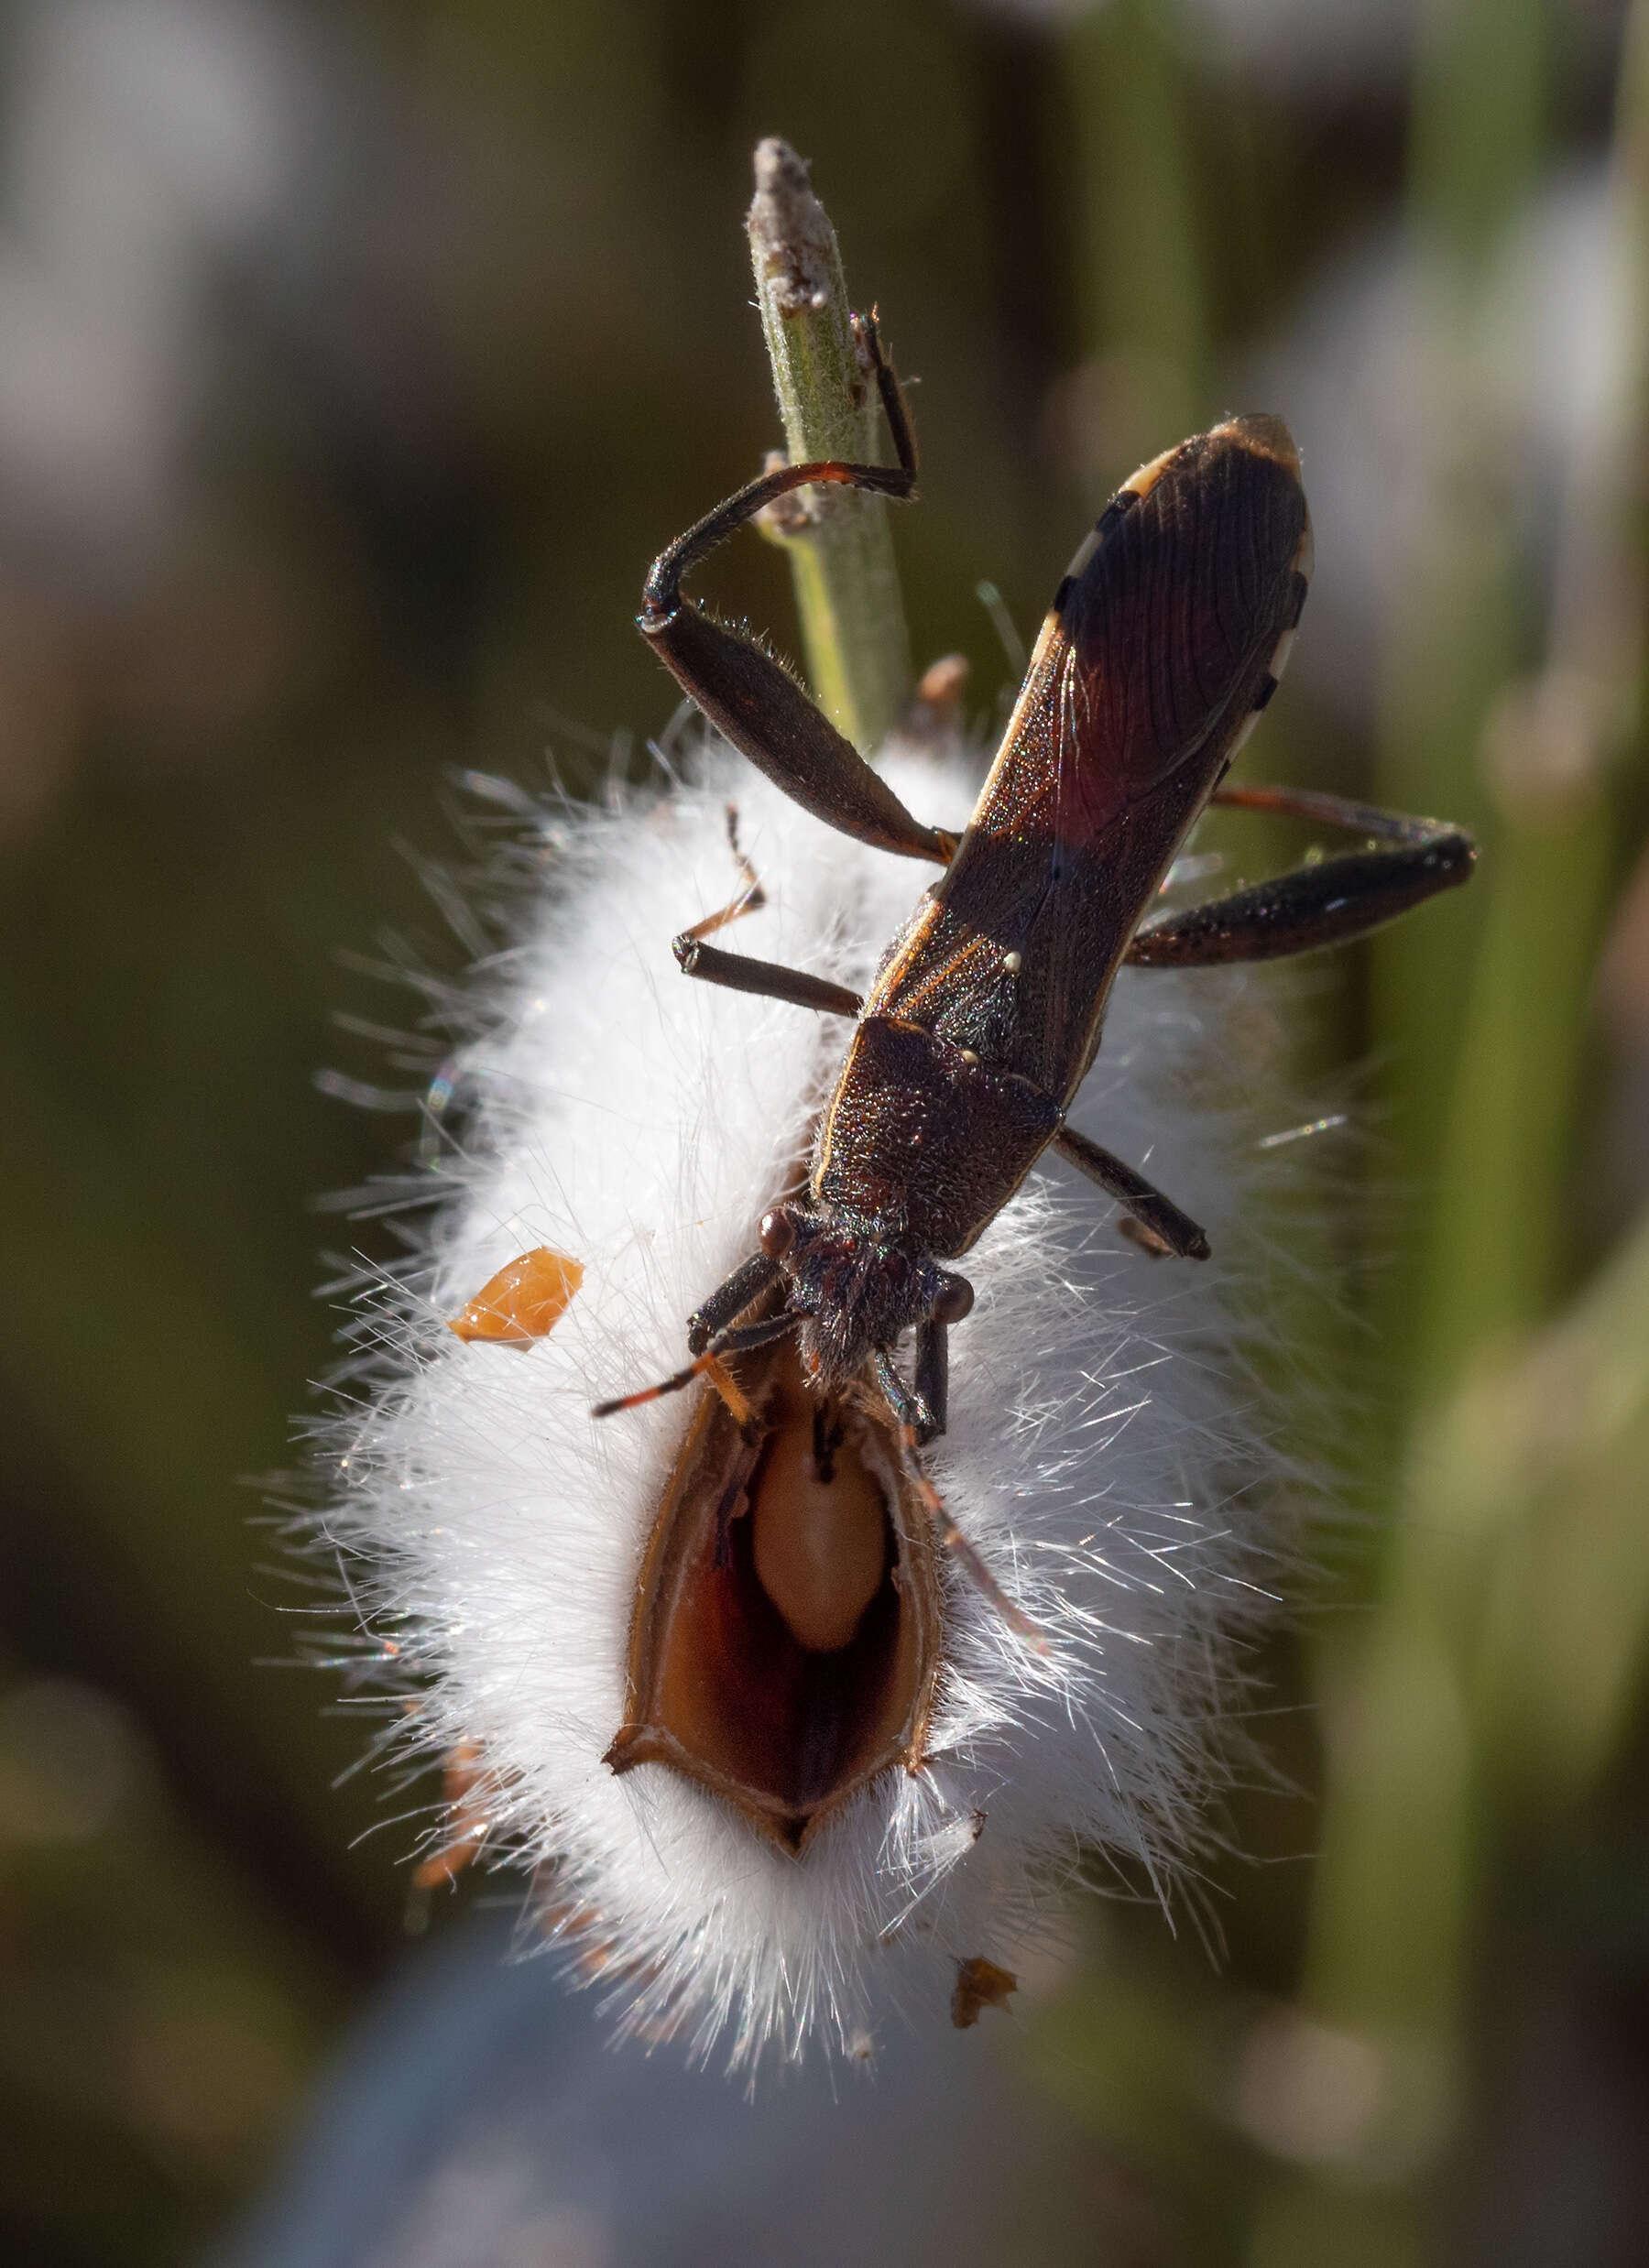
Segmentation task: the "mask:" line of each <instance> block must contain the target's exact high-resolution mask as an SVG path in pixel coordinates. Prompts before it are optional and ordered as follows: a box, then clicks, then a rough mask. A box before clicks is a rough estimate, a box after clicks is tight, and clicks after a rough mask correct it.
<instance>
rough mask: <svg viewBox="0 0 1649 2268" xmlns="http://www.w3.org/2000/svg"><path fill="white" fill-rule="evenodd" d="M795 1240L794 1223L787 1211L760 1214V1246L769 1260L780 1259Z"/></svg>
mask: <svg viewBox="0 0 1649 2268" xmlns="http://www.w3.org/2000/svg"><path fill="white" fill-rule="evenodd" d="M795 1241H796V1227H795V1223H794V1222H793V1221H792V1219H791V1217H790V1216H789V1214H788V1213H781V1212H777V1211H775V1212H772V1213H764V1214H763V1215H762V1216H761V1248H762V1250H763V1251H764V1252H765V1253H766V1254H767V1256H768V1258H769V1259H770V1260H781V1259H783V1258H784V1256H785V1254H786V1253H787V1252H788V1251H789V1250H790V1248H791V1247H792V1244H794V1243H795Z"/></svg>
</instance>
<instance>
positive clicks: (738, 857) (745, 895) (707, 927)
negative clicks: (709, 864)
mask: <svg viewBox="0 0 1649 2268" xmlns="http://www.w3.org/2000/svg"><path fill="white" fill-rule="evenodd" d="M727 848H728V849H729V850H730V851H731V852H732V854H733V863H734V865H735V866H736V867H737V868H738V872H739V877H740V879H741V881H742V883H743V886H744V887H743V888H742V889H740V890H739V891H738V893H737V896H736V897H734V898H730V899H729V900H727V903H726V905H725V906H718V907H717V908H716V910H715V912H714V913H707V914H705V916H704V920H703V921H695V922H694V923H693V927H692V928H691V929H684V930H683V932H682V933H681V935H680V936H679V937H678V938H677V939H676V941H675V945H674V948H673V950H674V953H675V956H676V959H677V960H678V961H679V960H680V959H681V957H682V948H683V945H685V944H689V943H692V942H693V940H694V939H695V938H700V937H714V936H715V932H716V931H717V930H718V929H728V928H730V927H731V926H732V924H733V923H734V922H735V921H743V920H744V917H745V915H746V914H747V913H758V912H759V911H760V910H761V908H762V907H763V906H765V905H766V903H767V892H766V890H764V889H762V887H761V877H760V876H759V874H758V873H757V871H756V869H755V867H753V866H752V865H751V864H750V862H749V860H748V858H747V857H746V856H745V855H744V853H743V851H741V850H740V849H739V847H738V806H737V803H729V804H728V806H727Z"/></svg>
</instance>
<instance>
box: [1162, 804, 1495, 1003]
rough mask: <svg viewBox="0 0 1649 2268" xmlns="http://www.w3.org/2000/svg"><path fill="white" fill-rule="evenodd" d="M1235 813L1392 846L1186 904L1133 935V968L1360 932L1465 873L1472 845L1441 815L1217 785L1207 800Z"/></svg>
mask: <svg viewBox="0 0 1649 2268" xmlns="http://www.w3.org/2000/svg"><path fill="white" fill-rule="evenodd" d="M1212 800H1213V801H1215V802H1216V803H1223V804H1226V805H1227V806H1229V807H1230V808H1232V809H1235V810H1239V811H1264V812H1281V813H1282V814H1283V815H1284V816H1285V817H1288V818H1292V819H1305V820H1309V821H1312V822H1314V823H1316V824H1318V825H1322V826H1331V827H1338V828H1342V829H1344V830H1345V831H1346V832H1347V833H1349V834H1362V835H1372V836H1373V837H1374V838H1375V840H1376V841H1377V842H1381V843H1384V844H1387V845H1390V847H1389V848H1387V849H1382V850H1365V851H1352V852H1350V853H1349V854H1347V855H1345V856H1340V857H1338V858H1325V859H1322V860H1321V861H1319V862H1318V863H1317V864H1316V865H1315V866H1308V867H1295V868H1294V869H1293V871H1292V872H1290V873H1287V874H1280V875H1277V876H1276V877H1274V878H1273V879H1272V880H1271V881H1269V882H1261V883H1257V884H1256V885H1255V887H1254V888H1253V889H1244V890H1238V891H1236V892H1235V893H1234V894H1233V895H1232V896H1231V897H1229V898H1217V899H1213V900H1210V901H1209V902H1208V903H1207V905H1202V906H1189V907H1187V908H1186V909H1185V911H1184V912H1183V913H1172V914H1169V915H1167V916H1165V918H1164V919H1163V920H1162V921H1152V923H1151V924H1150V926H1149V927H1148V928H1145V929H1141V930H1138V931H1136V932H1135V934H1134V937H1133V940H1132V942H1131V943H1130V945H1129V948H1128V952H1127V954H1126V955H1125V956H1124V957H1125V958H1126V959H1127V960H1128V962H1129V963H1130V965H1132V966H1134V967H1136V968H1207V967H1210V966H1213V965H1217V964H1218V963H1221V962H1231V961H1271V960H1276V959H1278V958H1280V957H1281V956H1282V955H1283V954H1291V953H1310V952H1312V951H1314V950H1315V949H1316V947H1318V946H1321V945H1333V944H1338V943H1341V942H1342V941H1343V940H1345V939H1348V938H1352V937H1361V936H1365V935H1366V934H1367V933H1368V932H1369V931H1371V930H1374V929H1379V928H1380V927H1381V925H1382V924H1383V923H1384V922H1387V921H1395V920H1396V918H1397V916H1398V915H1399V914H1401V913H1406V912H1407V911H1408V910H1409V908H1410V907H1411V906H1417V905H1421V904H1423V903H1424V902H1425V900H1426V899H1428V898H1432V897H1435V896H1436V893H1437V892H1438V891H1439V890H1445V889H1458V886H1459V885H1460V884H1461V883H1462V882H1464V881H1465V880H1466V879H1467V878H1468V877H1469V875H1470V873H1471V869H1472V866H1473V864H1474V862H1475V860H1476V858H1477V845H1475V843H1474V842H1473V841H1472V839H1471V837H1470V835H1469V834H1467V832H1466V831H1465V829H1464V828H1463V827H1456V826H1451V825H1450V824H1449V823H1448V822H1447V820H1441V819H1416V818H1410V817H1409V816H1408V815H1407V814H1406V813H1405V812H1388V811H1381V810H1380V809H1379V808H1378V807H1377V806H1376V805H1374V804H1371V803H1353V802H1350V801H1348V800H1347V799H1346V798H1345V797H1343V796H1338V795H1320V794H1316V793H1314V792H1312V791H1309V790H1305V789H1289V788H1260V787H1255V788H1250V787H1225V788H1217V789H1216V790H1215V791H1214V796H1213V799H1212Z"/></svg>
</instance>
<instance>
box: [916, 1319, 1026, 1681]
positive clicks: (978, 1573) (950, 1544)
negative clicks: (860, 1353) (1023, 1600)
mask: <svg viewBox="0 0 1649 2268" xmlns="http://www.w3.org/2000/svg"><path fill="white" fill-rule="evenodd" d="M880 1359H885V1358H880ZM895 1415H896V1416H897V1411H896V1412H895ZM899 1440H900V1445H901V1448H902V1449H903V1451H904V1467H905V1471H906V1473H907V1474H908V1475H909V1476H910V1479H911V1484H912V1487H913V1488H915V1491H916V1493H917V1495H918V1496H919V1497H920V1498H921V1499H922V1501H923V1509H924V1510H926V1512H927V1515H928V1518H929V1519H930V1520H931V1521H933V1523H934V1532H935V1534H936V1535H937V1536H938V1538H939V1541H940V1543H942V1544H943V1545H944V1547H945V1550H946V1551H947V1552H950V1553H953V1554H955V1556H956V1560H957V1561H958V1562H959V1563H960V1565H961V1567H962V1570H963V1572H964V1574H965V1575H966V1576H967V1578H968V1581H969V1582H970V1583H971V1584H972V1585H973V1587H974V1588H975V1589H976V1590H977V1592H978V1593H979V1594H980V1596H981V1597H984V1598H988V1600H989V1601H990V1604H991V1605H992V1606H993V1607H994V1608H996V1610H997V1612H998V1614H999V1615H1000V1616H1001V1618H1002V1619H1003V1621H1004V1622H1006V1623H1007V1625H1008V1627H1009V1629H1010V1630H1017V1631H1018V1633H1019V1635H1020V1636H1021V1638H1022V1639H1023V1640H1024V1641H1026V1643H1027V1644H1028V1645H1030V1646H1032V1647H1033V1648H1034V1649H1035V1651H1036V1652H1038V1653H1046V1652H1047V1651H1048V1641H1047V1640H1046V1639H1045V1638H1044V1637H1043V1634H1042V1632H1041V1630H1038V1628H1037V1626H1036V1624H1035V1623H1034V1622H1033V1621H1032V1619H1031V1617H1030V1616H1029V1615H1028V1614H1026V1613H1025V1612H1024V1611H1023V1609H1022V1608H1019V1607H1016V1606H1015V1605H1014V1603H1013V1601H1012V1599H1010V1597H1009V1596H1008V1594H1007V1592H1006V1591H1004V1590H1003V1588H1002V1587H1001V1585H1000V1584H999V1582H998V1581H997V1579H996V1577H995V1576H993V1575H992V1574H991V1572H990V1569H989V1568H988V1566H987V1565H985V1562H984V1561H983V1560H982V1559H981V1558H980V1557H979V1554H978V1553H977V1552H976V1551H975V1549H974V1547H973V1545H972V1544H971V1543H969V1542H968V1540H967V1538H966V1536H965V1535H964V1534H963V1532H962V1531H961V1529H960V1528H958V1527H957V1525H956V1521H954V1520H953V1519H952V1518H951V1516H950V1513H949V1512H948V1510H946V1509H945V1499H944V1498H943V1497H942V1496H941V1495H940V1493H939V1491H938V1489H937V1488H934V1484H933V1482H932V1481H931V1480H930V1479H929V1478H928V1477H927V1475H926V1474H925V1473H924V1472H923V1469H922V1467H921V1466H920V1465H918V1463H917V1462H916V1429H915V1427H914V1426H913V1425H912V1424H910V1423H908V1422H907V1421H905V1420H903V1419H900V1421H899Z"/></svg>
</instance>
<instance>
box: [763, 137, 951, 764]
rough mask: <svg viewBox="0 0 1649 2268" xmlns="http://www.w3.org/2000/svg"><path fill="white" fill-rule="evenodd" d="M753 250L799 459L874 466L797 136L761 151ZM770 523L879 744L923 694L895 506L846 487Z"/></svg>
mask: <svg viewBox="0 0 1649 2268" xmlns="http://www.w3.org/2000/svg"><path fill="white" fill-rule="evenodd" d="M748 229H749V237H750V258H751V262H752V265H753V266H754V267H755V271H756V296H757V300H758V303H759V307H760V310H761V328H762V333H763V335H764V337H765V338H766V340H767V349H768V355H769V359H770V362H771V364H772V366H773V386H774V390H775V391H776V392H777V394H778V397H779V409H780V413H781V416H782V418H783V420H784V440H785V448H786V453H787V454H788V456H789V458H790V462H791V463H792V464H802V463H811V462H814V461H816V460H817V459H820V458H824V457H839V458H845V459H846V460H848V461H850V462H853V463H861V464H863V463H877V462H878V461H879V459H880V458H881V456H882V455H883V453H884V435H883V432H882V419H881V408H880V403H879V398H878V396H877V393H876V389H875V387H873V386H871V385H869V384H868V382H867V374H866V373H865V371H864V370H863V369H862V368H861V366H860V364H859V358H858V354H857V347H856V345H855V343H854V337H853V331H852V326H851V324H850V323H849V322H848V315H849V311H850V310H849V301H848V298H847V285H846V278H844V276H843V273H842V258H841V254H840V252H839V251H838V250H837V248H836V240H835V230H834V229H833V228H832V227H831V225H830V219H829V216H828V214H827V213H825V211H824V206H823V205H822V204H821V203H820V202H819V201H818V199H817V198H816V197H815V196H814V193H813V190H812V188H811V186H810V184H809V181H808V175H807V168H806V167H805V165H803V162H802V160H801V158H798V157H797V155H796V153H795V151H794V150H793V149H792V148H791V147H790V146H789V144H788V143H785V142H781V141H778V140H768V141H765V142H761V143H759V144H758V145H757V149H756V197H755V202H753V204H752V205H751V207H750V213H749V220H748ZM786 503H787V505H789V506H790V507H791V508H789V509H788V510H786V509H784V508H783V507H781V508H780V509H779V510H777V511H775V512H773V513H771V514H770V515H769V516H768V517H767V518H765V519H764V521H763V523H762V526H763V532H764V533H766V534H767V535H769V536H770V537H771V538H772V539H773V540H775V541H777V542H781V543H782V544H783V545H784V547H785V549H786V550H787V551H789V552H790V555H791V566H792V571H793V572H794V575H795V582H796V605H797V608H798V611H799V612H800V615H801V617H802V643H803V651H804V652H805V654H806V657H807V673H808V676H809V678H810V679H811V680H812V682H813V689H814V693H815V694H816V695H817V696H818V699H819V701H820V703H822V705H823V706H824V710H825V712H826V714H828V715H829V716H830V718H831V720H832V722H833V723H834V724H835V725H836V726H837V728H838V729H839V730H840V731H842V732H843V733H845V734H846V736H847V738H848V739H849V740H851V741H852V742H853V744H854V746H855V747H857V748H859V749H861V750H862V751H864V752H866V753H867V754H868V753H870V752H872V751H874V750H875V749H876V748H877V747H879V746H880V744H881V742H882V741H883V740H884V739H886V737H887V736H888V734H889V732H890V730H891V729H892V727H893V725H895V724H896V723H897V721H898V719H899V715H900V713H901V710H902V709H903V707H904V704H905V701H906V699H907V698H908V696H909V693H910V690H911V649H910V639H909V637H908V636H907V634H906V630H905V620H904V605H903V602H902V600H901V596H900V589H899V572H898V569H897V567H896V566H895V564H894V561H893V542H892V535H891V531H890V529H889V526H888V513H887V506H886V504H885V502H884V501H883V499H882V498H881V497H880V496H865V495H862V494H859V493H858V492H857V491H854V490H851V489H846V488H830V489H819V488H814V489H809V490H806V491H804V492H803V495H802V496H800V497H798V498H795V499H787V500H786Z"/></svg>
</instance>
